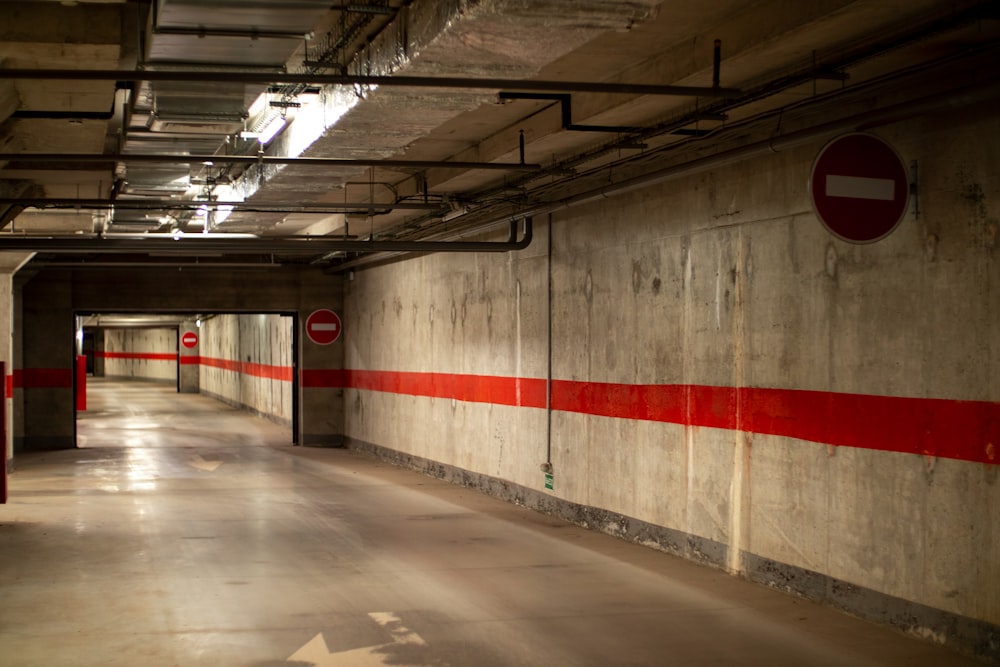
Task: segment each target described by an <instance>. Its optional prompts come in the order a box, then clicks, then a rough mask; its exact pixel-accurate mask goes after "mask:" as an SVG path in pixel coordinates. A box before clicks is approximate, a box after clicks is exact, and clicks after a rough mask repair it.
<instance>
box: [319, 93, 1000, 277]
mask: <svg viewBox="0 0 1000 667" xmlns="http://www.w3.org/2000/svg"><path fill="white" fill-rule="evenodd" d="M997 97H1000V81H997V80H991V81H988V82H986V83H983V84H976V85H972V86H967V87H964V88H960V89H957V90H953V91H948V92H945V93H938V94H934V95H929V96H927V97H923V98H920V99H917V100H914V101H910V102H901V103H899V104H895V105H892V106H889V107H886V108H884V109H879V110H876V111H868V112H865V113H861V114H856V115H854V116H850V117H848V118H842V119H840V120H835V121H831V122H829V123H824V124H821V125H817V126H815V127H811V128H807V129H804V130H799V131H797V132H791V133H789V134H787V135H784V136H782V137H775V138H772V139H767V140H764V141H759V142H756V143H753V144H749V145H747V146H743V147H741V148H735V149H732V150H728V151H723V152H721V153H717V154H715V155H709V156H706V157H703V158H699V159H696V160H692V161H690V162H685V163H683V164H678V165H673V166H670V167H665V168H663V169H657V170H655V171H652V172H650V173H648V174H642V175H641V176H636V177H634V178H629V179H626V180H624V181H621V182H619V183H614V184H612V185H607V186H603V187H600V188H596V189H592V190H588V191H586V192H582V193H580V194H577V195H573V196H570V197H566V198H564V199H560V200H559V201H556V202H551V203H548V204H541V205H539V206H535V207H532V208H530V209H527V210H523V211H519V212H517V213H515V214H513V216H514V217H515V218H518V217H521V216H525V217H533V216H539V215H545V214H550V213H554V212H556V211H561V210H564V209H568V208H572V207H575V206H579V205H581V204H587V203H590V202H594V201H599V200H601V199H607V198H609V197H614V196H617V195H622V194H625V193H628V192H632V191H634V190H638V189H640V188H645V187H649V186H652V185H658V184H661V183H666V182H668V181H671V180H674V179H678V178H683V177H686V176H691V175H694V174H699V173H702V172H705V171H708V170H710V169H715V168H718V167H723V166H726V165H730V164H734V163H737V162H742V161H744V160H748V159H751V158H754V157H760V156H762V155H767V154H770V153H777V152H778V151H782V150H788V149H791V148H795V147H797V146H801V145H804V144H808V143H812V142H815V141H819V140H821V139H826V138H830V137H833V136H834V135H836V134H840V133H843V132H852V131H854V132H857V131H863V130H867V129H871V128H874V127H878V126H881V125H887V124H889V123H895V122H900V121H903V120H907V119H910V118H915V117H917V116H922V115H926V114H930V113H939V112H942V111H949V110H953V109H960V108H962V107H966V106H971V105H974V104H979V103H982V102H988V101H990V100H993V99H995V98H997ZM510 217H511V216H510V215H507V216H504V218H501V219H497V220H493V221H491V222H486V223H483V224H480V225H477V226H476V228H475V231H477V232H481V231H485V230H487V229H490V228H492V227H496V226H497V225H499V224H501V223H502V222H504V221H506V220H509V219H510ZM465 233H466V234H468V233H469V232H465ZM401 254H403V253H399V252H397V253H393V254H391V255H385V256H380V257H359V258H355V259H352V260H348V261H346V262H343V263H341V264H338V265H336V266H335V267H331V270H332V271H335V272H342V271H347V270H351V269H355V268H359V267H361V266H366V265H369V264H374V263H384V262H387V261H390V260H392V259H395V258H397V257H399V256H400V255H401Z"/></svg>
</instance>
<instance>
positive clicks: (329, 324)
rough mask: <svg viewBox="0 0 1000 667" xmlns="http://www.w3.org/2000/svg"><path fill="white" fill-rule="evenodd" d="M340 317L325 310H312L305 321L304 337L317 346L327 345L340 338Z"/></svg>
mask: <svg viewBox="0 0 1000 667" xmlns="http://www.w3.org/2000/svg"><path fill="white" fill-rule="evenodd" d="M340 329H341V326H340V317H339V316H338V315H337V313H335V312H333V311H332V310H327V309H326V308H321V309H320V310H314V311H313V312H312V313H311V314H310V315H309V317H308V318H307V319H306V335H308V336H309V340H311V341H312V342H314V343H316V344H317V345H329V344H330V343H332V342H333V341H335V340H337V339H338V338H340Z"/></svg>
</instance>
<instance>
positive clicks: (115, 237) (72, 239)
mask: <svg viewBox="0 0 1000 667" xmlns="http://www.w3.org/2000/svg"><path fill="white" fill-rule="evenodd" d="M509 225H510V234H509V236H508V238H507V240H506V241H455V242H449V241H377V240H370V241H351V240H348V239H344V238H338V237H333V236H310V237H307V236H281V237H266V236H262V237H246V236H238V237H236V238H224V237H225V236H226V235H225V234H217V235H215V234H213V235H211V236H208V235H204V234H187V235H184V236H180V237H173V236H168V235H156V236H150V235H147V234H136V235H131V234H105V235H103V236H99V235H88V236H80V235H74V236H20V235H14V234H10V235H6V234H5V235H0V251H2V250H16V251H19V252H46V253H54V254H76V253H98V254H101V253H103V254H119V253H159V254H163V253H166V254H177V255H184V256H189V257H195V256H199V255H217V254H220V253H223V254H229V255H240V254H243V255H256V254H273V255H313V254H316V255H318V254H324V253H331V252H364V253H371V252H407V253H414V252H415V253H437V252H510V251H512V250H523V249H525V248H527V247H528V246H529V245H530V244H531V240H532V235H533V230H532V222H531V218H530V217H525V218H523V231H522V233H521V238H520V239H519V238H518V221H517V220H510V221H509Z"/></svg>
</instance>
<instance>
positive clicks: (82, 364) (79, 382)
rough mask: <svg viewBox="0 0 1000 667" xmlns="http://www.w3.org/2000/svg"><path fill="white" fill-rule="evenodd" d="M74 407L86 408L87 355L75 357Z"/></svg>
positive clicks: (78, 408)
mask: <svg viewBox="0 0 1000 667" xmlns="http://www.w3.org/2000/svg"><path fill="white" fill-rule="evenodd" d="M76 409H77V410H86V409H87V356H86V355H84V354H81V355H79V356H77V358H76Z"/></svg>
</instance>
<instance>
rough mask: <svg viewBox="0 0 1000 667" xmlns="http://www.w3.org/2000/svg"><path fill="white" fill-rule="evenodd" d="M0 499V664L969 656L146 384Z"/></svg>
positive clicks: (912, 660)
mask: <svg viewBox="0 0 1000 667" xmlns="http://www.w3.org/2000/svg"><path fill="white" fill-rule="evenodd" d="M89 403H90V405H89V407H90V410H88V411H87V413H86V414H84V415H82V416H81V418H80V421H79V441H80V444H81V445H83V446H85V448H81V449H78V450H74V451H62V452H53V453H43V454H26V455H20V456H18V457H17V459H16V463H17V472H16V473H15V474H14V475H13V476H12V478H11V500H10V503H9V504H8V505H7V506H4V507H0V581H2V582H3V584H2V585H3V595H2V598H0V600H2V603H0V664H2V665H9V666H18V667H21V666H25V667H26V666H29V665H45V666H53V665H102V666H111V665H129V666H135V665H183V666H192V665H212V666H213V667H218V666H228V665H234V666H238V665H247V666H253V667H263V666H265V665H274V666H278V665H282V666H287V665H300V666H302V665H322V666H326V665H331V666H332V665H343V666H347V665H434V666H443V665H454V666H461V665H477V666H483V667H488V666H492V665H544V666H545V667H552V666H562V665H595V666H600V667H607V666H608V665H909V666H914V665H928V666H929V665H936V666H940V665H972V664H979V663H977V662H975V661H973V660H971V659H966V658H963V657H960V656H957V655H955V654H953V653H950V652H948V651H945V650H943V649H941V648H939V647H936V646H933V645H930V644H926V643H923V642H920V641H916V640H913V639H910V638H907V637H904V636H903V635H901V634H898V633H896V632H894V631H892V630H889V629H886V628H882V627H878V626H875V625H872V624H869V623H866V622H863V621H858V620H855V619H852V618H850V617H848V616H845V615H842V614H840V613H837V612H834V611H832V610H829V609H825V608H822V607H819V606H816V605H813V604H811V603H809V602H806V601H803V600H799V599H795V598H792V597H789V596H786V595H783V594H781V593H777V592H775V591H772V590H768V589H766V588H763V587H759V586H756V585H753V584H749V583H747V582H744V581H740V580H737V579H735V578H732V577H729V576H727V575H725V574H723V573H720V572H717V571H714V570H711V569H707V568H703V567H699V566H696V565H693V564H691V563H688V562H685V561H682V560H679V559H676V558H673V557H670V556H666V555H664V554H661V553H658V552H655V551H652V550H650V549H646V548H644V547H639V546H635V545H631V544H627V543H624V542H621V541H619V540H616V539H614V538H611V537H608V536H605V535H600V534H596V533H592V532H588V531H586V530H583V529H580V528H577V527H574V526H571V525H568V524H565V523H563V522H561V521H557V520H554V519H552V518H550V517H546V516H544V515H540V514H537V513H534V512H531V511H528V510H525V509H523V508H519V507H516V506H512V505H509V504H506V503H503V502H500V501H496V500H494V499H492V498H488V497H485V496H482V495H479V494H478V493H475V492H472V491H469V490H466V489H463V488H460V487H455V486H451V485H448V484H445V483H443V482H440V481H438V480H435V479H431V478H427V477H424V476H422V475H419V474H416V473H413V472H410V471H406V470H401V469H397V468H393V467H391V466H388V465H385V464H381V463H378V462H376V461H373V460H370V459H366V458H363V457H361V456H359V455H357V454H353V453H351V452H349V451H344V450H325V449H303V448H294V447H291V446H289V445H288V443H289V441H290V434H289V432H288V429H285V428H283V427H280V426H277V425H275V424H272V423H270V422H267V421H264V420H261V419H258V418H255V417H251V416H247V415H246V414H242V413H239V412H237V411H235V410H233V409H231V408H228V407H226V406H223V405H222V404H220V403H217V402H216V401H213V400H212V399H209V398H206V397H203V396H190V395H178V394H177V393H175V392H174V391H173V389H172V388H171V387H168V386H164V385H156V384H151V383H129V384H124V383H111V382H102V381H96V382H92V383H91V386H90V393H89Z"/></svg>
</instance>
